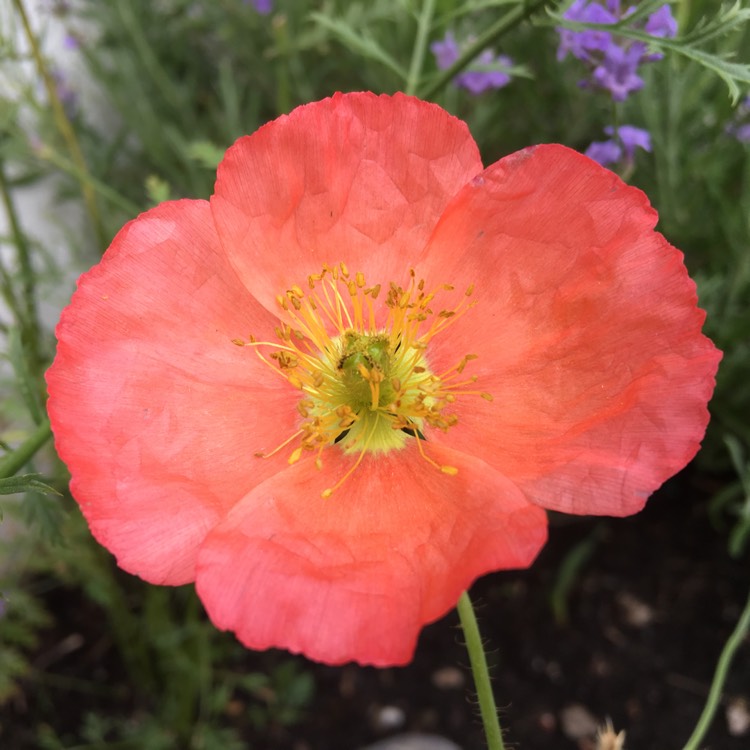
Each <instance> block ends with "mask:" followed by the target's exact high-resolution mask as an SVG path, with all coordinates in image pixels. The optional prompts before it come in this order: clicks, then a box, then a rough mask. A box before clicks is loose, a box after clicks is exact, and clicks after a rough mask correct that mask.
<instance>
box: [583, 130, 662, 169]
mask: <svg viewBox="0 0 750 750" xmlns="http://www.w3.org/2000/svg"><path fill="white" fill-rule="evenodd" d="M604 132H605V133H606V134H607V135H609V136H613V137H611V138H610V139H609V140H606V141H594V142H593V143H592V144H591V145H590V146H589V147H588V148H587V149H586V152H585V153H586V156H588V157H589V158H591V159H593V160H594V161H598V162H599V164H601V165H602V166H604V167H607V166H609V165H610V164H615V163H616V162H619V161H621V160H622V161H624V162H625V164H632V162H633V158H634V157H635V150H636V149H637V148H642V149H643V150H644V151H651V136H650V134H649V132H648V130H643V129H642V128H636V127H635V126H633V125H621V126H620V127H619V128H617V137H616V138H615V137H614V134H615V129H614V128H613V127H611V126H608V127H606V128H604Z"/></svg>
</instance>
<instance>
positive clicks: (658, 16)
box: [646, 5, 677, 39]
mask: <svg viewBox="0 0 750 750" xmlns="http://www.w3.org/2000/svg"><path fill="white" fill-rule="evenodd" d="M646 33H648V34H651V36H660V37H664V38H665V39H671V38H672V37H675V36H677V20H676V19H675V18H674V16H673V15H672V9H671V8H670V7H669V6H668V5H662V6H661V8H659V10H657V11H656V13H652V14H651V15H650V16H649V17H648V20H647V21H646Z"/></svg>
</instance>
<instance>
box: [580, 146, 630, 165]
mask: <svg viewBox="0 0 750 750" xmlns="http://www.w3.org/2000/svg"><path fill="white" fill-rule="evenodd" d="M584 153H585V154H586V156H588V157H589V159H593V160H594V161H598V162H599V164H601V165H602V166H603V167H607V166H609V165H610V164H614V163H615V162H617V161H619V160H620V156H621V155H622V148H621V147H620V146H618V145H617V144H616V143H615V142H614V141H594V142H593V143H592V144H591V145H590V146H589V147H588V148H587V149H586V151H585V152H584Z"/></svg>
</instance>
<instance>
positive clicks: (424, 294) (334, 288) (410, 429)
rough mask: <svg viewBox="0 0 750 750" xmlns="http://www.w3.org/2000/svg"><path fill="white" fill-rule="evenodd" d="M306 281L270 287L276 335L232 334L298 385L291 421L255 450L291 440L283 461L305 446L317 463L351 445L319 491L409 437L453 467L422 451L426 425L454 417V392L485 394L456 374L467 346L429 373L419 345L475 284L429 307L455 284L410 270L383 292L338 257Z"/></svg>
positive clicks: (425, 344) (459, 309) (443, 426)
mask: <svg viewBox="0 0 750 750" xmlns="http://www.w3.org/2000/svg"><path fill="white" fill-rule="evenodd" d="M307 287H308V289H307V290H305V291H303V289H302V288H301V287H299V286H296V285H295V286H293V287H291V288H290V289H287V291H286V292H285V293H284V294H280V295H278V296H277V298H276V301H277V303H278V304H279V307H280V308H281V311H282V312H281V315H280V317H281V318H282V320H283V321H284V322H282V323H281V325H280V326H278V327H277V328H276V329H275V333H276V337H277V341H274V342H271V341H258V340H257V339H256V338H255V337H253V336H251V337H250V341H247V342H246V341H243V340H241V339H234V341H233V343H235V344H237V345H238V346H251V347H254V348H255V351H256V353H257V354H258V356H259V357H260V358H261V359H262V360H263V361H264V362H265V363H266V364H267V365H268V366H269V367H270V368H271V369H272V370H273V371H274V372H276V373H277V374H279V375H280V376H281V377H283V378H285V379H286V380H287V381H288V382H289V383H290V384H291V385H293V386H294V387H295V388H298V389H299V390H300V391H301V397H300V401H299V403H298V405H297V410H298V411H299V413H300V416H301V418H302V422H301V424H300V428H299V430H298V431H297V432H295V433H294V434H293V435H292V436H290V437H289V438H288V439H287V440H285V441H284V442H283V443H282V444H281V445H279V446H278V447H277V448H275V449H274V450H273V451H271V452H269V453H260V454H256V455H258V456H260V457H264V458H267V457H268V456H271V455H273V454H275V453H277V452H278V451H279V450H282V449H284V448H285V447H287V446H292V445H294V444H295V443H296V445H294V447H293V448H292V450H291V453H290V456H289V463H294V462H296V461H298V460H299V459H300V458H301V456H302V455H303V453H305V452H309V453H314V454H315V462H316V465H317V466H318V468H320V467H321V466H322V460H323V453H324V451H325V450H326V449H329V448H331V447H332V446H334V445H335V446H338V448H339V449H341V450H343V451H344V453H347V454H349V453H358V454H359V455H358V458H357V461H356V462H355V464H354V465H353V466H352V468H351V469H350V470H349V471H348V472H347V473H346V474H345V475H344V476H343V477H342V478H341V479H340V480H339V481H338V482H337V483H336V484H335V485H334V486H333V487H330V488H328V489H326V490H325V491H324V492H323V496H324V497H329V496H330V495H331V494H332V493H333V492H334V491H335V490H336V489H338V488H339V487H340V486H341V485H342V484H343V483H344V481H345V480H346V478H347V477H348V476H350V475H351V473H352V472H354V471H355V470H356V468H357V466H359V464H360V463H361V461H362V459H363V458H364V456H365V454H367V453H373V454H377V453H379V452H387V451H391V450H398V449H400V448H403V447H404V446H405V445H406V443H407V441H409V440H415V441H416V443H417V446H418V449H419V452H420V454H421V456H422V457H423V458H424V459H425V460H426V461H428V462H429V463H431V464H432V465H433V466H435V467H436V468H437V469H439V470H440V471H443V472H445V473H447V474H455V473H456V471H457V470H456V469H455V468H454V467H452V466H442V465H440V464H438V463H437V462H436V461H434V460H433V459H431V458H430V457H429V455H428V454H427V452H426V451H425V448H424V446H423V443H424V442H425V434H424V433H425V430H426V428H427V427H430V428H437V429H440V430H443V431H447V430H448V429H450V428H451V427H453V426H454V425H455V424H456V423H457V422H458V417H457V415H456V413H455V412H454V410H453V408H454V407H453V404H454V403H455V401H456V397H457V396H459V395H461V396H465V395H478V396H481V397H482V398H485V399H487V400H492V396H490V394H488V393H484V392H481V391H477V390H473V389H472V388H471V386H472V385H473V384H474V383H475V382H476V380H477V377H476V376H471V377H468V378H467V377H466V376H465V375H464V374H463V373H464V369H465V368H466V365H467V364H468V363H469V362H470V361H471V360H473V359H476V355H475V354H466V355H465V356H463V357H462V358H461V359H459V360H458V361H457V362H456V363H455V364H454V365H453V366H452V367H450V368H449V369H447V370H446V371H444V372H442V373H439V374H435V373H433V372H432V371H431V369H430V367H429V364H428V359H427V350H428V348H429V342H430V341H431V339H432V338H434V337H435V336H436V335H438V334H439V333H440V332H441V331H443V330H444V329H445V328H446V327H447V326H449V325H451V323H453V322H454V321H455V320H457V319H458V318H459V317H460V316H462V315H463V314H464V313H466V312H467V311H468V310H470V309H471V308H472V307H473V306H474V303H473V302H472V301H471V300H470V297H471V295H472V292H473V286H471V287H469V288H468V289H467V290H466V292H465V294H463V295H461V298H460V300H459V302H458V304H457V305H455V307H454V308H452V309H439V310H438V311H437V312H435V309H436V307H437V306H436V305H435V300H436V298H437V296H438V295H439V294H440V293H442V292H449V291H453V287H452V286H450V285H449V284H443V285H441V286H440V287H439V288H437V289H435V290H433V291H429V292H428V291H425V282H424V280H417V278H416V274H415V273H414V271H411V272H410V281H409V284H408V286H407V288H406V289H404V288H402V287H400V286H398V285H397V284H395V283H393V282H391V283H390V284H389V286H388V290H387V292H385V293H384V294H383V295H382V296H381V292H382V291H383V290H382V286H381V285H380V284H377V285H375V286H368V285H367V283H366V280H365V277H364V274H362V273H355V274H354V275H351V274H350V273H349V271H348V269H347V268H346V266H345V265H344V264H343V263H339V264H338V265H337V266H328V265H325V266H323V269H322V271H321V272H320V273H318V274H314V275H312V276H309V277H308V280H307ZM383 318H385V321H384V322H382V323H380V324H379V323H377V322H376V321H377V320H378V319H381V320H382V319H383ZM268 350H270V353H268V354H266V353H265V352H267V351H268Z"/></svg>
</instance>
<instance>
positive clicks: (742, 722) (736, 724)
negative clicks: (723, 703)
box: [726, 698, 750, 737]
mask: <svg viewBox="0 0 750 750" xmlns="http://www.w3.org/2000/svg"><path fill="white" fill-rule="evenodd" d="M726 717H727V728H728V730H729V734H731V735H732V737H742V736H743V735H746V734H747V733H748V732H750V703H749V702H748V701H747V699H745V698H733V699H732V700H731V701H729V705H728V706H727V709H726Z"/></svg>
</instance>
